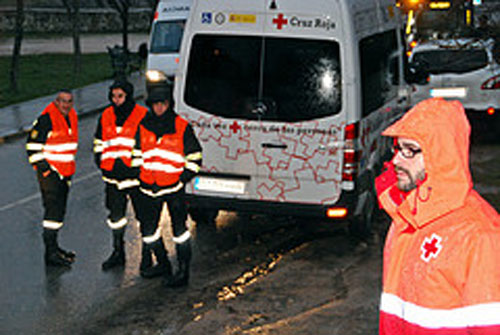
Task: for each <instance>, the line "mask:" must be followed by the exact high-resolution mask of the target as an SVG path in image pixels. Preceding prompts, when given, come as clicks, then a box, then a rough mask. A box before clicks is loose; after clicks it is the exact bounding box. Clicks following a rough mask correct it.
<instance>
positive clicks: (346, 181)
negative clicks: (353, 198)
mask: <svg viewBox="0 0 500 335" xmlns="http://www.w3.org/2000/svg"><path fill="white" fill-rule="evenodd" d="M358 137H359V124H358V123H357V122H355V123H351V124H348V125H346V127H345V131H344V163H343V165H342V188H343V189H345V190H348V191H350V190H353V189H354V179H355V178H356V176H357V175H358V166H359V158H360V152H359V151H358V150H356V140H357V139H358Z"/></svg>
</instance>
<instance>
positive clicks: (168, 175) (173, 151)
mask: <svg viewBox="0 0 500 335" xmlns="http://www.w3.org/2000/svg"><path fill="white" fill-rule="evenodd" d="M187 125H188V123H187V121H186V120H184V119H183V118H180V117H176V119H175V133H173V134H164V135H163V136H162V137H161V138H160V139H157V138H156V135H155V134H154V133H153V132H151V131H149V130H147V129H146V128H145V127H143V126H140V138H141V149H142V160H143V163H142V165H141V173H140V179H141V181H143V182H145V183H146V184H150V185H153V184H156V185H158V186H169V185H174V184H176V183H178V182H179V180H180V175H181V174H182V172H183V171H184V166H185V163H186V161H185V157H184V131H185V130H186V127H187Z"/></svg>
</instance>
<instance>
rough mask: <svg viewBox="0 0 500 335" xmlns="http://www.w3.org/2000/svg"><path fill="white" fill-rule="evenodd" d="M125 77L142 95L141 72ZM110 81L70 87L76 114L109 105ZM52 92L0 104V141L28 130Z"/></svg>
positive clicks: (139, 96) (142, 76)
mask: <svg viewBox="0 0 500 335" xmlns="http://www.w3.org/2000/svg"><path fill="white" fill-rule="evenodd" d="M128 80H129V81H130V82H131V83H132V85H134V97H135V98H136V99H141V98H144V96H145V92H146V87H145V77H144V75H143V74H141V73H140V72H135V73H133V74H132V75H131V76H129V78H128ZM112 82H113V80H112V79H110V80H106V81H103V82H100V83H96V84H91V85H88V86H85V87H82V88H77V89H74V90H72V91H73V96H74V100H75V104H74V108H75V110H76V112H77V113H78V116H80V117H81V116H83V115H86V114H90V113H94V112H97V111H99V110H100V109H102V108H103V107H105V106H106V105H109V100H108V88H109V86H110V85H111V83H112ZM55 96H56V93H54V94H53V95H51V96H46V97H41V98H37V99H34V100H30V101H25V102H21V103H18V104H14V105H10V106H7V107H4V108H0V143H3V142H5V140H8V139H9V138H12V137H16V136H19V135H22V134H24V133H26V132H28V131H29V130H30V129H31V126H32V124H33V121H35V119H36V118H37V117H38V116H39V115H40V113H41V112H42V111H43V109H44V108H45V107H46V106H47V105H48V104H49V103H50V102H51V101H53V100H54V99H55Z"/></svg>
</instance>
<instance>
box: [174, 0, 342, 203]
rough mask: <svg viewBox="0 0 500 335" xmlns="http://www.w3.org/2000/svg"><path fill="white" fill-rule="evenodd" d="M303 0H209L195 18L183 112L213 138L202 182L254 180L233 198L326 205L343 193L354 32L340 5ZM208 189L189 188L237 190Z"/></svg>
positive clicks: (205, 141)
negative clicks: (348, 38)
mask: <svg viewBox="0 0 500 335" xmlns="http://www.w3.org/2000/svg"><path fill="white" fill-rule="evenodd" d="M301 2H302V1H287V2H284V1H280V2H279V6H281V5H283V6H282V7H278V9H270V8H269V3H270V2H269V1H266V0H262V1H258V2H252V3H251V5H250V2H248V1H237V0H235V1H224V2H218V1H217V2H204V1H200V2H198V4H197V5H198V8H196V9H195V10H196V13H195V14H196V16H195V17H194V18H193V16H192V17H191V19H194V20H196V21H191V22H190V24H191V27H192V28H193V30H194V31H195V32H196V33H193V34H192V39H191V41H190V42H189V43H190V44H189V55H188V56H187V58H186V61H187V62H188V64H187V71H186V72H185V76H186V78H185V80H184V90H183V92H182V93H181V94H182V97H181V98H180V99H179V100H182V103H180V104H179V105H180V107H179V108H180V109H179V112H180V113H181V114H183V115H184V116H186V117H187V118H188V119H190V121H191V122H192V123H193V125H194V128H195V130H196V131H197V134H198V137H199V138H200V141H201V142H202V145H203V149H204V169H205V171H204V172H205V174H202V176H201V177H200V178H198V179H197V180H203V179H202V178H205V177H207V175H209V174H210V173H215V174H216V175H218V176H219V177H221V178H223V177H225V176H227V177H228V178H231V177H232V176H234V177H241V176H242V177H248V180H247V181H246V183H245V191H244V192H243V193H242V194H231V195H229V197H236V198H239V199H250V200H264V201H273V202H289V203H308V204H318V205H319V204H331V203H335V202H336V201H337V199H338V198H339V196H340V179H341V163H342V150H341V148H342V139H343V138H342V136H343V128H344V126H345V120H346V112H345V110H346V106H345V103H343V100H344V99H345V96H346V92H345V91H344V90H343V89H342V87H341V85H342V83H343V81H342V78H341V77H342V66H341V43H340V42H339V41H343V39H344V40H345V37H342V32H341V31H340V26H341V22H340V21H338V20H340V18H339V19H337V20H334V19H333V18H332V15H333V14H332V13H336V12H340V11H338V10H337V11H335V8H333V7H334V4H333V3H332V2H325V1H312V3H316V5H311V7H310V9H309V10H310V12H304V10H303V9H300V10H299V7H301V6H300V3H301ZM221 3H223V6H222V7H221V6H220V4H221ZM256 3H257V4H258V5H257V6H256ZM325 3H328V6H331V7H332V8H330V7H328V8H325ZM292 5H293V6H294V7H290V6H292ZM285 6H288V7H289V8H285ZM256 7H259V8H256ZM333 16H334V15H333ZM283 20H284V21H283ZM284 22H285V23H284ZM198 186H200V185H198ZM205 186H206V185H202V187H201V188H200V187H197V185H195V186H194V189H188V192H192V193H194V194H199V195H210V194H212V195H216V194H219V195H220V196H221V197H224V196H226V197H228V194H223V192H221V193H216V192H213V193H211V192H210V191H209V190H207V188H208V186H207V187H205ZM202 188H204V189H202Z"/></svg>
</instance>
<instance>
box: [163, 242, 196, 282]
mask: <svg viewBox="0 0 500 335" xmlns="http://www.w3.org/2000/svg"><path fill="white" fill-rule="evenodd" d="M175 249H176V250H177V260H178V263H179V268H178V269H177V272H176V273H175V274H174V275H173V276H168V277H165V278H164V280H163V284H164V285H165V286H167V287H182V286H186V285H187V284H188V282H189V266H190V263H191V242H190V241H186V242H184V243H182V244H177V245H176V246H175Z"/></svg>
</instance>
